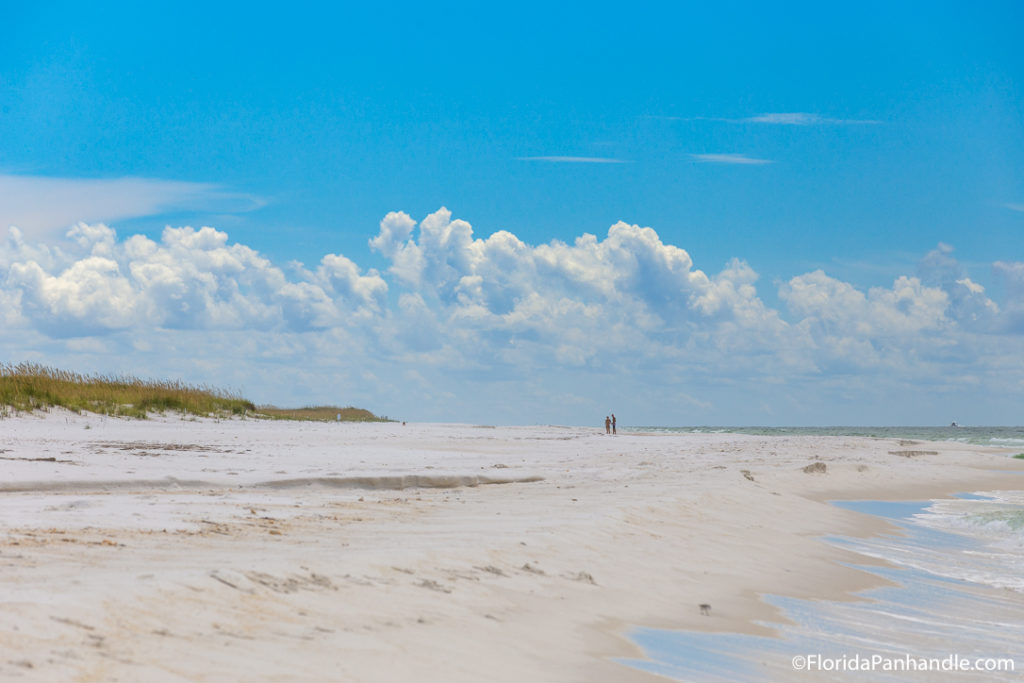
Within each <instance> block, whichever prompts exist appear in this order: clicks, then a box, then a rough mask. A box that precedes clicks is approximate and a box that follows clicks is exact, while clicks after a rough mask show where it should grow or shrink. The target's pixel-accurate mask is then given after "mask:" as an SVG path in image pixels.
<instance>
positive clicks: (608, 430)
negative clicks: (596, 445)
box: [604, 415, 612, 434]
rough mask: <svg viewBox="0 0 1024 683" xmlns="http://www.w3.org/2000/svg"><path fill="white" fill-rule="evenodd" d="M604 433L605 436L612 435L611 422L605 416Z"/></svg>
mask: <svg viewBox="0 0 1024 683" xmlns="http://www.w3.org/2000/svg"><path fill="white" fill-rule="evenodd" d="M604 433H605V434H611V433H612V420H611V418H610V417H608V416H607V415H605V416H604Z"/></svg>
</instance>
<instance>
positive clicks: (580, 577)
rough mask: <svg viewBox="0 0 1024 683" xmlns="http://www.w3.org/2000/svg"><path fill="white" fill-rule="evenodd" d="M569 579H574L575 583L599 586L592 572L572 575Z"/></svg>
mask: <svg viewBox="0 0 1024 683" xmlns="http://www.w3.org/2000/svg"><path fill="white" fill-rule="evenodd" d="M568 578H570V579H572V580H573V581H582V582H583V583H589V584H590V585H592V586H596V585H597V581H594V577H593V576H591V574H590V572H577V573H575V574H570V575H569V576H568Z"/></svg>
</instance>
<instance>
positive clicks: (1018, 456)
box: [1013, 453, 1024, 460]
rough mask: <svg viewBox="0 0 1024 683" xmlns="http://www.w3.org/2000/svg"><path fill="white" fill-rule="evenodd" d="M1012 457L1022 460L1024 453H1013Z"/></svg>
mask: <svg viewBox="0 0 1024 683" xmlns="http://www.w3.org/2000/svg"><path fill="white" fill-rule="evenodd" d="M1013 457H1015V458H1017V459H1018V460H1024V453H1018V454H1017V455H1015V456H1013Z"/></svg>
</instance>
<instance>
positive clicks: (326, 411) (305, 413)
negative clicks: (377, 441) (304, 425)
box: [256, 406, 388, 422]
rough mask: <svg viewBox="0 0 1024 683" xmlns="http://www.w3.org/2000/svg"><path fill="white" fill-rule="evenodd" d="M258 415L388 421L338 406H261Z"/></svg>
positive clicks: (323, 420) (360, 409)
mask: <svg viewBox="0 0 1024 683" xmlns="http://www.w3.org/2000/svg"><path fill="white" fill-rule="evenodd" d="M256 415H257V416H258V417H270V418H274V419H276V420H315V421H321V422H334V421H335V420H337V419H338V416H339V415H340V416H341V421H342V422H387V421H388V419H387V418H386V417H377V416H376V415H374V414H373V413H371V412H370V411H369V410H364V409H363V408H353V407H352V406H348V407H346V408H338V407H337V406H306V407H305V408H278V407H276V406H259V407H258V408H256Z"/></svg>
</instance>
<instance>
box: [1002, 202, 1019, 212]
mask: <svg viewBox="0 0 1024 683" xmlns="http://www.w3.org/2000/svg"><path fill="white" fill-rule="evenodd" d="M1003 206H1005V207H1006V208H1007V209H1009V210H1010V211H1024V204H1014V203H1009V204H1004V205H1003Z"/></svg>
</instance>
